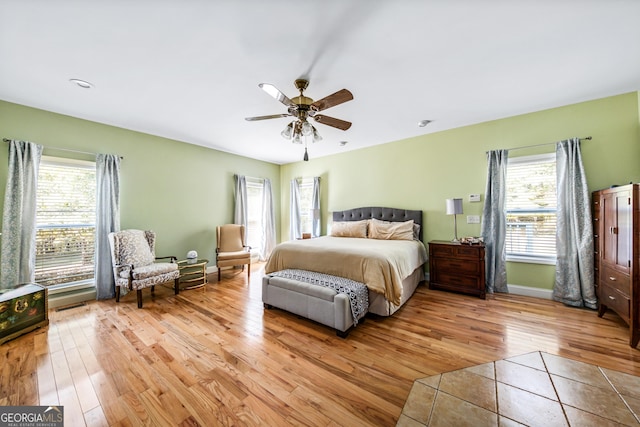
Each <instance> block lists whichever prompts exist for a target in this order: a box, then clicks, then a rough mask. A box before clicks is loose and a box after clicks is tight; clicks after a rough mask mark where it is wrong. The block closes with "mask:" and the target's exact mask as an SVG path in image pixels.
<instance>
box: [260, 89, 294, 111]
mask: <svg viewBox="0 0 640 427" xmlns="http://www.w3.org/2000/svg"><path fill="white" fill-rule="evenodd" d="M258 86H259V87H260V88H261V89H262V90H264V91H265V92H267V93H268V94H269V95H271V96H273V97H274V98H275V99H276V100H278V101H280V102H282V103H283V104H284V105H286V106H287V107H296V104H294V103H293V102H292V101H291V100H290V99H289V98H287V95H285V94H284V93H282V92H280V91H279V90H278V88H277V87H275V86H274V85H272V84H269V83H260V84H259V85H258Z"/></svg>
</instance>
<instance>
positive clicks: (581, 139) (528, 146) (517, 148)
mask: <svg viewBox="0 0 640 427" xmlns="http://www.w3.org/2000/svg"><path fill="white" fill-rule="evenodd" d="M591 139H592V138H591V137H590V136H585V137H584V138H580V141H584V140H589V141H590V140H591ZM551 144H557V142H545V143H544V144H533V145H525V146H524V147H515V148H509V149H507V151H513V150H522V149H524V148H533V147H542V146H545V145H551ZM488 152H489V151H485V153H488Z"/></svg>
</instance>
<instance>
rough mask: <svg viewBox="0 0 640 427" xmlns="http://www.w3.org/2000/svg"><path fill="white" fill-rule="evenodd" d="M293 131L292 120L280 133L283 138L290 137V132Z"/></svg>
mask: <svg viewBox="0 0 640 427" xmlns="http://www.w3.org/2000/svg"><path fill="white" fill-rule="evenodd" d="M292 131H293V122H291V123H289V124H288V125H287V127H286V128H284V130H283V131H282V132H281V133H280V135H282V137H283V138H284V139H291V133H292Z"/></svg>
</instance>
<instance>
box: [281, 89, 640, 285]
mask: <svg viewBox="0 0 640 427" xmlns="http://www.w3.org/2000/svg"><path fill="white" fill-rule="evenodd" d="M638 105H639V100H638V93H636V92H634V93H629V94H625V95H619V96H614V97H609V98H604V99H599V100H595V101H589V102H584V103H580V104H574V105H569V106H565V107H560V108H554V109H550V110H545V111H540V112H536V113H531V114H525V115H521V116H515V117H510V118H505V119H501V120H495V121H491V122H485V123H480V124H476V125H471V126H465V127H462V128H457V129H453V130H448V131H443V132H437V133H432V134H427V135H423V136H419V137H414V138H410V139H406V140H402V141H397V142H393V143H389V144H384V145H378V146H374V147H370V148H365V149H360V150H354V151H349V152H346V153H342V154H338V155H333V156H327V157H322V158H318V159H311V160H310V161H309V162H297V163H292V164H288V165H284V166H283V167H282V172H281V189H282V207H281V211H282V212H285V213H286V212H288V211H289V182H290V180H291V179H292V178H294V177H309V176H320V177H321V189H322V193H321V197H322V199H321V200H322V201H321V207H322V217H323V227H324V228H323V232H326V226H327V221H326V219H327V218H330V212H332V211H334V210H343V209H349V208H353V207H357V206H390V207H398V208H405V209H421V210H423V212H424V218H423V220H424V222H425V223H424V224H425V225H424V241H425V242H428V241H430V240H434V239H451V238H453V218H451V217H450V216H447V215H445V199H447V198H452V197H460V198H463V199H464V215H462V216H459V217H458V235H459V236H470V235H471V236H477V235H479V234H480V225H477V224H466V215H481V214H482V206H483V203H482V202H483V201H484V192H485V182H486V154H485V153H486V151H488V150H493V149H499V148H505V149H513V148H517V147H526V146H529V145H535V144H544V143H552V142H556V141H560V140H563V139H567V138H571V137H585V136H592V137H593V139H592V140H591V141H584V142H583V143H582V155H583V162H584V166H585V169H586V173H587V181H588V185H589V188H590V190H596V189H600V188H604V187H608V186H609V185H611V184H624V183H628V182H630V181H633V182H640V124H639V111H638ZM554 150H555V147H554V146H553V145H548V146H546V147H544V148H537V149H521V150H515V151H512V152H511V153H510V156H520V155H528V154H534V153H539V152H553V151H554ZM472 193H480V194H481V195H482V199H481V200H482V202H480V203H470V202H468V201H467V198H468V195H469V194H472ZM280 229H281V233H282V234H281V238H282V240H287V239H288V230H289V220H288V216H287V215H284V216H283V217H282V222H281V227H280ZM507 276H508V282H509V283H510V284H516V285H524V286H530V287H536V288H544V289H551V288H552V286H553V281H554V266H548V265H538V264H526V263H515V262H509V263H508V264H507Z"/></svg>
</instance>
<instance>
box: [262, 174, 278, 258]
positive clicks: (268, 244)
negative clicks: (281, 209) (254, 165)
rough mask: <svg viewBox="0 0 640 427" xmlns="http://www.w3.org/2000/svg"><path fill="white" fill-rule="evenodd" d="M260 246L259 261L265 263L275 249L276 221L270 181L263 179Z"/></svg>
mask: <svg viewBox="0 0 640 427" xmlns="http://www.w3.org/2000/svg"><path fill="white" fill-rule="evenodd" d="M261 243H262V246H261V247H260V261H266V260H267V259H268V258H269V256H270V255H271V252H273V248H275V247H276V221H275V214H274V209H273V191H272V190H271V180H270V179H269V178H265V179H264V188H263V191H262V242H261Z"/></svg>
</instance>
